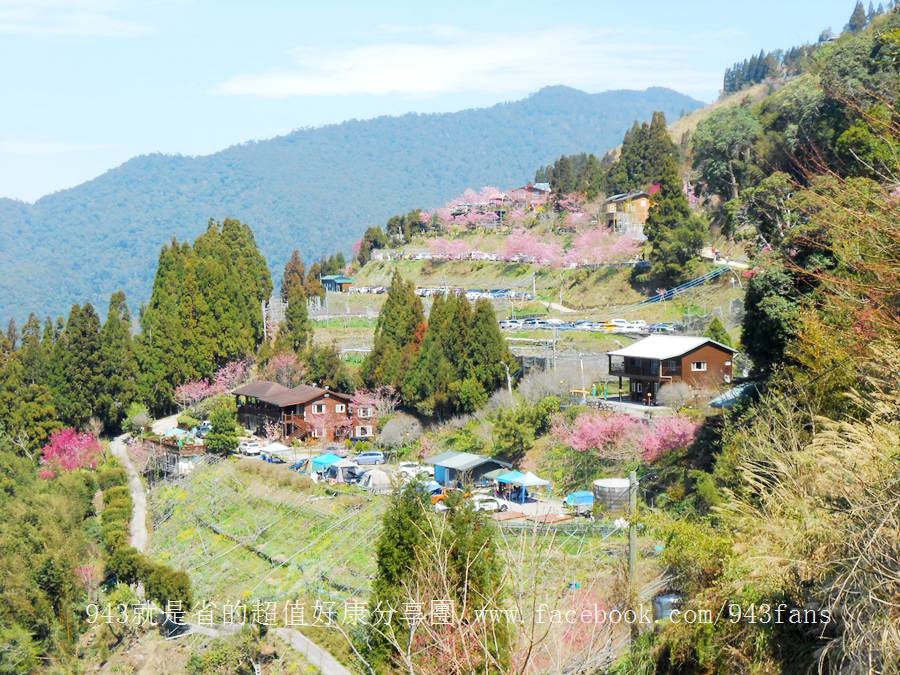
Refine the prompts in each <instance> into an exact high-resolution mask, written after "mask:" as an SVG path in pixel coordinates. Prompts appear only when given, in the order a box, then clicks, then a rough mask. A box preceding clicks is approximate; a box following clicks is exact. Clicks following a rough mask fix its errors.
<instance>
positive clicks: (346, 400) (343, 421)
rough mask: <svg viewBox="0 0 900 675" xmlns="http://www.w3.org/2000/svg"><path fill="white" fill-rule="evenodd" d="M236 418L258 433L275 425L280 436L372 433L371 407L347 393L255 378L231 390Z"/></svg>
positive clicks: (333, 438) (328, 437)
mask: <svg viewBox="0 0 900 675" xmlns="http://www.w3.org/2000/svg"><path fill="white" fill-rule="evenodd" d="M233 393H234V395H235V399H236V402H237V415H238V422H239V423H240V424H242V425H243V426H244V427H245V428H247V429H250V430H251V431H253V432H255V433H258V434H265V432H266V430H267V427H271V425H273V424H274V425H276V427H277V430H278V432H279V433H280V434H281V436H282V437H284V438H291V437H293V438H300V439H321V440H322V441H340V440H343V439H346V438H371V437H372V436H374V435H375V422H376V420H375V411H374V409H373V408H372V406H369V405H356V404H355V403H354V402H353V397H352V396H351V395H350V394H344V393H341V392H338V391H332V390H331V389H323V388H320V387H311V386H309V385H306V384H301V385H299V386H297V387H294V388H292V389H289V388H288V387H284V386H282V385H280V384H278V383H277V382H265V381H257V382H251V383H249V384H245V385H243V386H241V387H238V388H237V389H235V390H234V392H233Z"/></svg>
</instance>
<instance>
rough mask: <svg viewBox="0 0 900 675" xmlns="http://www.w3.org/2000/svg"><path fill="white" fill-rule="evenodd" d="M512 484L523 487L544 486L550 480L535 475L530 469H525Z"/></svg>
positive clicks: (548, 483)
mask: <svg viewBox="0 0 900 675" xmlns="http://www.w3.org/2000/svg"><path fill="white" fill-rule="evenodd" d="M513 484H515V485H524V486H525V487H546V486H548V485H550V481H549V480H544V479H543V478H540V477H538V476H535V475H534V474H533V473H531V472H530V471H526V472H525V473H523V474H522V477H521V478H517V479H516V480H514V481H513Z"/></svg>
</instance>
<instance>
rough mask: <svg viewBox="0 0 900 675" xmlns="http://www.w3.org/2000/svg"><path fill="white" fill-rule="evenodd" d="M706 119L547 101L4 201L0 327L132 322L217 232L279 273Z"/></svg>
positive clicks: (689, 102) (322, 133)
mask: <svg viewBox="0 0 900 675" xmlns="http://www.w3.org/2000/svg"><path fill="white" fill-rule="evenodd" d="M701 105H702V104H701V103H700V102H699V101H696V100H694V99H692V98H690V97H688V96H685V95H683V94H679V93H677V92H675V91H672V90H670V89H664V88H651V89H647V90H646V91H609V92H604V93H600V94H586V93H584V92H580V91H577V90H574V89H569V88H567V87H547V88H545V89H542V90H541V91H539V92H537V93H536V94H533V95H531V96H529V97H528V98H526V99H523V100H521V101H516V102H513V103H502V104H498V105H495V106H492V107H490V108H484V109H476V110H464V111H461V112H457V113H445V114H430V115H419V114H408V115H403V116H401V117H379V118H376V119H372V120H365V121H357V120H353V121H349V122H344V123H341V124H334V125H329V126H325V127H320V128H315V129H302V130H298V131H295V132H293V133H290V134H288V135H286V136H281V137H278V138H273V139H270V140H265V141H256V142H250V143H244V144H242V145H236V146H233V147H230V148H228V149H226V150H223V151H221V152H218V153H215V154H213V155H208V156H203V157H183V156H168V155H159V154H156V155H147V156H141V157H136V158H134V159H131V160H129V161H128V162H125V163H124V164H123V165H121V166H119V167H117V168H115V169H112V170H110V171H108V172H106V173H105V174H103V175H102V176H100V177H98V178H96V179H94V180H92V181H89V182H87V183H84V184H82V185H79V186H77V187H75V188H72V189H70V190H64V191H61V192H57V193H54V194H52V195H48V196H46V197H44V198H42V199H40V200H38V201H37V202H36V203H34V204H23V203H21V202H16V201H12V200H0V236H2V239H3V242H4V244H3V246H2V247H0V319H3V320H4V321H5V319H6V317H8V316H15V317H17V318H20V317H23V316H25V315H27V313H28V312H29V311H34V312H36V313H38V314H41V315H43V314H58V313H62V312H65V311H67V309H68V307H69V305H71V304H72V303H73V302H85V301H92V302H94V303H97V304H100V305H105V303H106V301H107V299H108V297H109V295H110V293H111V292H112V291H114V290H116V289H118V288H123V289H124V290H125V291H126V293H127V294H128V299H129V302H130V304H131V305H132V307H133V308H136V307H137V305H138V304H139V303H140V302H142V301H144V300H145V299H146V298H147V297H148V295H149V292H150V285H151V282H152V278H153V273H154V269H155V267H156V257H157V254H158V251H159V248H160V246H161V245H162V244H163V243H165V242H166V241H168V240H170V239H171V238H172V237H178V238H179V239H186V238H192V237H194V236H195V235H196V234H197V233H198V232H200V231H202V230H203V229H204V228H205V224H206V222H207V220H208V219H209V218H211V217H212V218H216V219H222V218H224V217H226V216H230V217H236V218H240V219H241V220H243V221H245V222H248V223H249V224H250V225H251V226H252V227H253V229H254V231H255V233H256V236H257V240H258V242H259V244H260V246H261V248H262V250H263V252H264V254H265V255H266V257H267V259H268V261H269V263H270V265H271V266H272V268H273V270H276V271H277V270H278V269H279V268H280V266H281V265H282V264H283V263H284V261H285V260H286V259H287V257H288V255H289V254H290V251H291V249H293V248H296V247H299V248H300V249H301V250H302V251H303V252H304V254H305V255H306V256H307V257H317V256H318V255H320V254H323V253H326V252H331V251H334V250H336V249H347V250H349V248H350V246H351V245H352V243H353V242H354V241H355V240H357V239H358V238H359V237H360V236H361V234H362V232H363V230H364V229H365V227H366V226H367V225H369V224H372V223H381V222H383V221H384V220H386V219H387V218H388V217H389V216H391V215H393V214H395V213H398V212H400V211H406V210H409V209H410V208H414V207H416V206H421V207H425V208H427V207H433V206H437V205H440V204H442V203H443V202H445V201H446V200H447V199H449V198H450V197H452V196H454V195H456V194H459V193H460V192H461V191H462V190H463V189H465V188H467V187H480V186H481V185H485V184H492V185H499V186H503V187H509V186H512V185H514V184H517V183H524V182H525V181H527V180H528V178H529V176H531V175H533V173H534V170H535V168H536V167H538V166H542V165H544V164H547V163H548V162H550V161H552V160H553V159H555V158H557V157H558V156H559V155H561V154H564V153H572V152H581V151H593V152H603V151H605V150H607V149H608V148H610V147H612V146H614V145H616V144H617V143H619V141H620V140H621V138H622V135H623V133H624V132H625V130H626V129H627V128H628V127H629V126H631V124H632V122H633V121H634V120H635V119H639V120H644V119H649V117H650V115H651V113H652V112H653V111H654V110H662V111H664V112H665V114H666V116H667V117H668V118H669V119H675V118H677V117H678V116H679V115H681V114H683V113H686V112H689V111H691V110H694V109H696V108H698V107H700V106H701ZM212 114H214V112H213V113H212Z"/></svg>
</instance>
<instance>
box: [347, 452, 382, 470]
mask: <svg viewBox="0 0 900 675" xmlns="http://www.w3.org/2000/svg"><path fill="white" fill-rule="evenodd" d="M353 459H354V461H355V462H356V463H357V464H359V465H361V466H362V465H364V464H384V463H385V462H387V459H385V457H384V453H383V452H381V450H367V451H366V452H361V453H359V454H358V455H357V456H356V457H354V458H353Z"/></svg>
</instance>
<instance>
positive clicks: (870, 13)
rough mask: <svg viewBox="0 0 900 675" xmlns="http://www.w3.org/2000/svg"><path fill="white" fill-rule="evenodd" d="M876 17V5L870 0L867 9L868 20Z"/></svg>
mask: <svg viewBox="0 0 900 675" xmlns="http://www.w3.org/2000/svg"><path fill="white" fill-rule="evenodd" d="M874 18H875V5H873V4H872V0H869V9H868V10H866V21H868V22H871V21H872V19H874Z"/></svg>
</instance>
